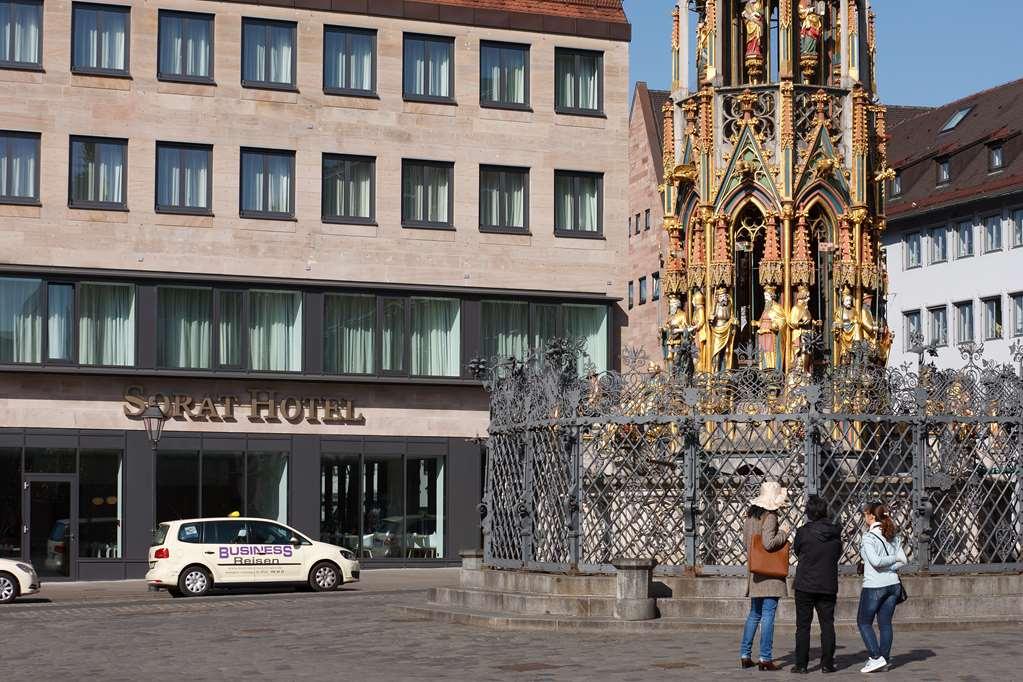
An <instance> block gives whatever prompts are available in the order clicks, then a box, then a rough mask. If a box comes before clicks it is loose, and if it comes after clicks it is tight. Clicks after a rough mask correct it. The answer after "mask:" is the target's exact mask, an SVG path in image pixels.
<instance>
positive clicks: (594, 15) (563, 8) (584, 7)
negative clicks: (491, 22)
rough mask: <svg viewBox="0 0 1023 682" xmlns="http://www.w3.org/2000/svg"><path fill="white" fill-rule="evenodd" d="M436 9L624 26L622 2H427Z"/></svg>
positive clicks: (573, 0)
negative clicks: (466, 9) (450, 7)
mask: <svg viewBox="0 0 1023 682" xmlns="http://www.w3.org/2000/svg"><path fill="white" fill-rule="evenodd" d="M429 2H433V3H435V4H438V5H457V6H459V7H472V8H475V9H494V10H503V11H505V12H523V13H526V14H543V15H547V16H559V17H571V18H572V19H596V20H599V21H614V22H625V21H627V19H626V18H625V10H624V9H623V8H622V0H429Z"/></svg>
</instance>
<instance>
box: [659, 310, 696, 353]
mask: <svg viewBox="0 0 1023 682" xmlns="http://www.w3.org/2000/svg"><path fill="white" fill-rule="evenodd" d="M695 331H696V327H695V326H694V325H692V324H690V322H689V315H688V314H687V313H686V309H685V306H684V305H682V299H681V298H680V297H678V296H671V297H670V298H669V299H668V321H667V322H665V323H664V326H663V327H661V338H662V340H663V343H664V351H665V352H664V355H665V360H666V361H667V364H668V367H669V368H670V367H674V368H677V369H680V370H684V371H691V370H692V367H690V366H689V365H690V364H691V361H692V357H689V358H685V357H683V353H685V348H684V346H685V345H686V343H685V342H686V340H687V339H691V338H692V335H693V332H695Z"/></svg>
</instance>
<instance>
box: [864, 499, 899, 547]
mask: <svg viewBox="0 0 1023 682" xmlns="http://www.w3.org/2000/svg"><path fill="white" fill-rule="evenodd" d="M863 512H864V513H865V514H870V515H871V516H873V517H874V518H875V519H876V520H877V522H878V523H880V524H881V535H883V536H884V537H885V539H886V540H887V541H888V542H891V541H892V540H894V539H895V521H894V520H893V519H892V517H891V514H889V513H888V507H886V506H884V504H883V503H881V502H870V503H868V504H867V505H865V506H864V507H863Z"/></svg>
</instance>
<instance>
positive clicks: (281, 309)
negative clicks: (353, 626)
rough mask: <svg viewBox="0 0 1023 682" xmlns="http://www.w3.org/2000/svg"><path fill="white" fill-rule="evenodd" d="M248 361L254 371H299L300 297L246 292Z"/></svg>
mask: <svg viewBox="0 0 1023 682" xmlns="http://www.w3.org/2000/svg"><path fill="white" fill-rule="evenodd" d="M249 302H250V305H249V359H250V367H251V368H252V369H254V370H258V371H269V372H301V371H302V295H301V294H300V293H298V292H291V291H252V292H250V293H249Z"/></svg>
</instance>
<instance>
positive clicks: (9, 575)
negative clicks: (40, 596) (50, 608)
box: [0, 559, 39, 604]
mask: <svg viewBox="0 0 1023 682" xmlns="http://www.w3.org/2000/svg"><path fill="white" fill-rule="evenodd" d="M38 591H39V576H38V575H36V569H34V568H33V567H32V564H30V563H28V562H26V561H18V560H16V559H0V604H8V603H10V602H12V601H14V600H15V599H17V598H18V597H24V596H25V595H27V594H35V593H36V592H38Z"/></svg>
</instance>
